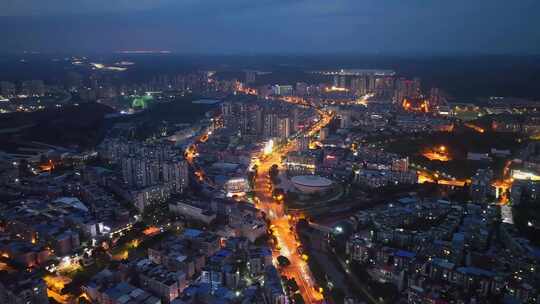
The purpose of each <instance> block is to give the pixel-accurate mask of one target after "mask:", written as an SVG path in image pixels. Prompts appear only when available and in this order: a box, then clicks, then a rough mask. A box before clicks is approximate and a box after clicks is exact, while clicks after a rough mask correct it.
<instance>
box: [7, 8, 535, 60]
mask: <svg viewBox="0 0 540 304" xmlns="http://www.w3.org/2000/svg"><path fill="white" fill-rule="evenodd" d="M539 12H540V1H538V0H514V1H511V0H490V1H488V0H272V1H271V0H2V1H0V16H1V17H0V41H1V43H0V52H20V51H41V52H72V51H85V52H110V51H119V50H170V51H174V52H179V53H215V54H257V53H328V52H356V53H370V54H374V53H380V54H411V53H421V54H454V53H461V54H463V53H464V54H481V53H512V54H532V53H540V18H539V17H538V16H539Z"/></svg>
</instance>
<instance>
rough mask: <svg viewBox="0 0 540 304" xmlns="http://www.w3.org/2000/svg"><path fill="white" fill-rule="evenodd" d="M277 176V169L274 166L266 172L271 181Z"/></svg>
mask: <svg viewBox="0 0 540 304" xmlns="http://www.w3.org/2000/svg"><path fill="white" fill-rule="evenodd" d="M278 174H279V167H278V165H276V164H273V165H272V166H271V167H270V170H269V171H268V175H270V178H271V179H275V178H276V177H277V176H278Z"/></svg>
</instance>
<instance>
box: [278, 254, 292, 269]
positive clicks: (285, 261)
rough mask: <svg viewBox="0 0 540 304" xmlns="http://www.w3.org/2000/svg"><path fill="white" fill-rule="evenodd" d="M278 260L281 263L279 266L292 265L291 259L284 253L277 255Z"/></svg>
mask: <svg viewBox="0 0 540 304" xmlns="http://www.w3.org/2000/svg"><path fill="white" fill-rule="evenodd" d="M277 261H278V263H279V266H281V267H286V266H289V265H291V261H289V259H287V258H286V257H284V256H282V255H280V256H278V257H277Z"/></svg>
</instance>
